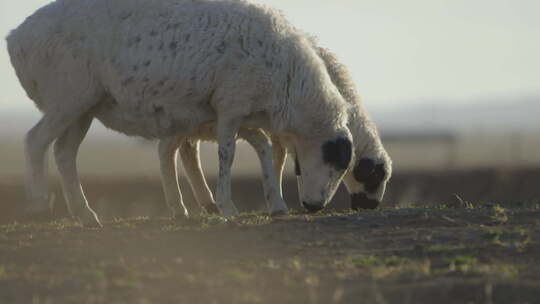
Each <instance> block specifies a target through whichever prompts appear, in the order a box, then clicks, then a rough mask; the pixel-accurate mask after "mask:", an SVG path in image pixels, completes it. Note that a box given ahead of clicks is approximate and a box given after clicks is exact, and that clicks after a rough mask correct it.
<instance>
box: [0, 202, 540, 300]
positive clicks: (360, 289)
mask: <svg viewBox="0 0 540 304" xmlns="http://www.w3.org/2000/svg"><path fill="white" fill-rule="evenodd" d="M539 224H540V209H539V208H538V206H520V207H519V208H515V206H499V205H486V206H476V207H469V208H457V209H453V208H452V209H450V208H435V209H434V208H421V207H417V208H407V209H388V210H380V211H370V212H361V213H349V212H347V213H339V212H326V213H323V214H317V215H306V214H293V215H290V216H285V217H281V218H269V217H267V216H265V215H262V214H253V213H251V214H244V215H242V216H240V217H238V218H236V219H234V220H230V221H224V220H223V219H222V218H220V217H203V218H202V219H200V220H199V221H192V222H174V221H172V220H170V219H167V218H153V219H149V218H130V219H116V220H111V221H107V222H105V227H104V228H102V229H87V228H82V227H80V226H79V225H78V224H77V223H75V222H74V221H72V220H69V219H63V220H58V221H55V222H50V223H12V224H6V225H2V226H0V303H441V304H442V303H539V302H540V266H539V264H538V257H540V243H539V237H540V225H539Z"/></svg>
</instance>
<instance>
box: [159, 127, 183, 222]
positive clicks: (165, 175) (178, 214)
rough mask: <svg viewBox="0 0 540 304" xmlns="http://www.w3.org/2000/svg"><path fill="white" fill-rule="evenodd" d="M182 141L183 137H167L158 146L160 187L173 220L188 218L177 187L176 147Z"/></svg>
mask: <svg viewBox="0 0 540 304" xmlns="http://www.w3.org/2000/svg"><path fill="white" fill-rule="evenodd" d="M182 140H183V137H169V138H165V139H162V140H160V141H159V144H158V154H159V164H160V169H161V185H162V187H163V192H164V194H165V201H166V202H167V206H168V207H169V209H170V210H171V212H172V215H173V218H175V219H181V218H187V217H188V216H189V213H188V210H187V209H186V206H185V205H184V201H183V200H182V193H181V192H180V187H179V185H178V173H177V167H176V160H177V154H178V145H179V143H180V142H182Z"/></svg>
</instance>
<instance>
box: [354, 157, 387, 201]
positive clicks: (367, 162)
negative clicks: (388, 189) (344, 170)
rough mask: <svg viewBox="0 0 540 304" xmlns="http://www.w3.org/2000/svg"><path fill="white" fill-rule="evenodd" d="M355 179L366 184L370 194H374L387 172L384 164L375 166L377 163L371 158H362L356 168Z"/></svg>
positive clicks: (365, 186)
mask: <svg viewBox="0 0 540 304" xmlns="http://www.w3.org/2000/svg"><path fill="white" fill-rule="evenodd" d="M353 174H354V179H356V180H357V181H358V182H360V183H363V184H364V188H365V190H366V191H367V192H368V193H374V192H376V191H377V189H379V186H380V185H381V183H382V182H383V180H384V177H385V176H386V170H385V169H384V165H383V164H378V165H375V162H374V161H373V160H371V159H369V158H362V159H361V160H359V161H358V163H357V164H356V166H355V167H354V171H353Z"/></svg>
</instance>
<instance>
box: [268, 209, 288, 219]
mask: <svg viewBox="0 0 540 304" xmlns="http://www.w3.org/2000/svg"><path fill="white" fill-rule="evenodd" d="M288 214H289V211H288V210H276V211H272V212H270V216H271V217H280V216H286V215H288Z"/></svg>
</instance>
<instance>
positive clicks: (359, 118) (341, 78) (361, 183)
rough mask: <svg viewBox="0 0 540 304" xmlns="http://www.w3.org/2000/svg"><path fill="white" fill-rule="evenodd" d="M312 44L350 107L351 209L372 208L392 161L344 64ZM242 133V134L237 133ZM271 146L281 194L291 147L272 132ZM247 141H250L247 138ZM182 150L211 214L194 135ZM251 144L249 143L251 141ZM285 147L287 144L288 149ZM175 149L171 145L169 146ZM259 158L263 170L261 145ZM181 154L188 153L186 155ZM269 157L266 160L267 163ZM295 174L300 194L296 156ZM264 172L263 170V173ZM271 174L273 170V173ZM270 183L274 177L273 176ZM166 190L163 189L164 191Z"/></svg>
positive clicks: (279, 209) (272, 208)
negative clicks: (351, 153) (352, 146)
mask: <svg viewBox="0 0 540 304" xmlns="http://www.w3.org/2000/svg"><path fill="white" fill-rule="evenodd" d="M311 41H312V45H313V47H314V48H315V50H316V51H317V53H318V55H319V56H320V57H321V58H322V60H323V62H324V64H325V66H326V69H327V70H328V72H329V75H330V77H331V79H332V82H333V83H334V84H335V85H336V87H337V88H338V90H339V91H340V93H341V94H342V96H343V97H344V98H345V100H346V101H347V102H348V103H349V104H350V105H351V107H350V108H349V120H348V121H349V123H348V128H349V130H350V131H351V134H352V136H353V143H354V149H355V160H354V166H353V167H352V168H351V169H350V170H348V171H347V173H346V174H345V177H344V179H343V181H344V183H345V186H346V188H347V190H348V191H349V193H350V197H351V208H352V209H353V210H358V209H375V208H376V207H377V206H379V204H380V201H381V200H382V198H383V196H384V192H385V189H386V184H387V183H388V181H389V179H390V176H391V174H392V161H391V159H390V157H389V156H388V153H387V152H386V150H385V149H384V147H383V145H382V142H381V139H380V137H379V134H378V132H377V128H376V126H375V124H374V123H373V121H372V120H371V119H370V117H369V116H368V114H367V111H366V110H365V109H364V107H363V105H362V102H361V99H360V96H359V93H358V90H357V89H356V85H355V84H354V81H353V80H352V77H351V75H350V73H349V71H348V69H347V67H346V66H345V65H343V64H341V63H340V62H339V60H338V59H337V56H336V55H335V54H334V53H332V52H331V51H330V50H328V49H326V48H322V47H319V46H318V43H317V41H316V40H315V39H314V38H311ZM240 135H241V134H240ZM203 138H204V140H215V138H213V137H212V136H211V134H204V136H203ZM271 139H272V147H273V165H274V168H275V172H276V174H277V178H278V181H277V185H278V187H279V190H278V192H279V193H280V195H279V196H278V197H279V198H281V197H282V195H281V193H282V189H281V184H282V183H281V180H282V175H283V168H284V165H285V161H286V157H287V152H288V151H289V152H290V153H291V154H293V157H295V156H294V154H295V153H294V148H291V147H292V145H291V144H287V138H286V137H283V138H280V137H279V136H276V135H271ZM248 142H250V141H248ZM176 143H177V144H179V145H180V147H181V149H182V153H181V155H182V161H183V165H184V167H185V168H186V175H187V177H188V180H189V181H190V184H191V187H192V190H193V193H194V194H195V198H196V200H197V202H198V203H199V205H200V206H201V207H202V208H203V209H205V210H206V211H207V212H209V213H214V212H215V211H214V210H215V207H214V199H213V196H212V193H211V192H210V190H209V188H208V185H207V183H206V180H205V178H204V175H203V173H202V169H201V166H200V159H199V152H198V149H199V142H198V139H196V138H191V139H190V140H189V141H185V142H183V143H182V142H179V141H176ZM250 143H251V142H250ZM285 146H288V147H289V149H287V148H286V147H285ZM171 149H174V147H171ZM255 150H256V151H257V152H258V154H259V158H260V159H261V164H262V166H263V171H265V165H264V164H263V162H265V160H263V157H261V153H260V152H259V151H260V148H255ZM184 155H189V157H185V156H184ZM267 161H268V160H266V162H267ZM267 171H268V170H267ZM295 173H296V175H297V176H298V186H299V193H302V192H303V190H302V179H301V177H300V175H301V168H300V165H299V162H298V160H297V158H296V157H295ZM263 174H265V173H263ZM272 174H274V172H272ZM272 182H273V179H272ZM263 185H264V188H265V192H266V193H268V190H267V189H271V190H270V191H274V189H275V186H274V184H273V183H271V184H269V183H268V182H267V180H266V179H264V180H263ZM167 191H169V190H166V192H167ZM265 197H266V198H267V207H268V210H269V213H270V214H283V213H286V212H287V207H286V206H285V205H284V204H283V203H282V200H276V199H272V200H270V199H268V196H265Z"/></svg>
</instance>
